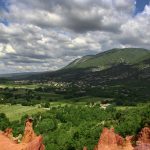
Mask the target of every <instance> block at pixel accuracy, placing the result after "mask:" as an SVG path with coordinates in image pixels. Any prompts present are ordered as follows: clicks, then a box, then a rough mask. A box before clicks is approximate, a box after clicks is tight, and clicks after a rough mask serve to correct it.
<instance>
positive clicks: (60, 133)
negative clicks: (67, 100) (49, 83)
mask: <svg viewBox="0 0 150 150" xmlns="http://www.w3.org/2000/svg"><path fill="white" fill-rule="evenodd" d="M125 108H126V109H125ZM1 116H2V117H1V120H0V129H4V126H5V127H8V126H9V127H12V128H13V129H14V135H15V136H16V135H18V134H20V133H21V134H22V133H23V129H24V121H25V119H26V118H27V116H26V115H25V116H23V117H22V119H21V121H14V122H10V123H8V119H6V117H5V116H4V115H3V114H1ZM33 118H34V129H35V131H36V133H38V134H42V135H43V137H44V143H45V145H46V149H47V150H54V149H55V150H75V149H78V150H82V148H83V146H84V145H86V146H87V147H88V149H89V150H92V148H93V147H94V145H95V143H97V141H98V138H99V135H100V133H101V131H102V129H103V127H112V126H113V127H114V128H115V130H116V132H118V133H120V134H121V135H122V136H126V135H135V134H137V133H138V132H139V130H140V129H141V128H142V127H144V125H146V124H150V106H149V105H148V106H142V105H141V106H137V107H133V108H127V107H124V108H119V109H118V108H117V109H116V108H115V107H112V106H111V107H109V108H107V109H106V110H104V109H100V108H99V106H98V105H96V106H92V107H90V106H87V105H83V106H67V105H66V106H64V107H58V108H52V109H51V110H49V111H47V112H45V113H42V114H36V115H34V116H33Z"/></svg>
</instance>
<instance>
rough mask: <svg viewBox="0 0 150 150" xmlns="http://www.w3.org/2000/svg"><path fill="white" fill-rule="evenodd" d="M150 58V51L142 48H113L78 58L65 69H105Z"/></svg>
mask: <svg viewBox="0 0 150 150" xmlns="http://www.w3.org/2000/svg"><path fill="white" fill-rule="evenodd" d="M148 58H150V51H149V50H146V49H141V48H124V49H112V50H109V51H105V52H102V53H99V54H96V55H90V56H84V57H82V58H80V59H76V60H75V61H73V62H72V63H70V64H69V65H68V66H66V67H65V69H77V68H97V69H99V70H103V69H106V68H109V67H112V66H114V65H116V64H119V63H126V64H130V65H131V64H132V65H133V64H136V63H139V62H142V61H143V60H145V59H148Z"/></svg>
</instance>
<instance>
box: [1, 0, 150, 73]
mask: <svg viewBox="0 0 150 150" xmlns="http://www.w3.org/2000/svg"><path fill="white" fill-rule="evenodd" d="M6 1H8V0H6ZM134 10H135V0H71V1H70V0H42V1H41V0H36V1H35V0H9V5H8V6H7V7H6V8H5V9H2V10H1V11H0V17H1V19H0V20H5V22H4V21H0V35H1V36H0V64H1V65H0V68H1V69H0V73H5V72H19V71H23V72H24V71H47V70H56V69H59V68H61V67H63V66H65V65H67V64H68V63H69V62H71V61H73V60H74V59H75V58H78V57H81V56H84V55H89V54H95V53H98V52H101V51H103V50H108V49H111V48H114V47H120V48H122V47H143V48H149V47H150V44H149V43H150V33H149V32H147V31H149V30H150V6H149V5H147V6H145V9H144V11H143V12H142V13H139V14H137V15H136V16H134ZM6 22H7V23H6Z"/></svg>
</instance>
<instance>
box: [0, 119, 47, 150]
mask: <svg viewBox="0 0 150 150" xmlns="http://www.w3.org/2000/svg"><path fill="white" fill-rule="evenodd" d="M42 142H43V138H42V136H37V135H36V134H35V133H34V130H33V128H32V119H27V120H26V123H25V131H24V135H23V138H22V140H21V142H20V143H18V139H17V138H14V137H13V135H12V129H10V128H8V129H6V130H5V131H4V132H0V150H44V149H45V146H44V145H43V144H42Z"/></svg>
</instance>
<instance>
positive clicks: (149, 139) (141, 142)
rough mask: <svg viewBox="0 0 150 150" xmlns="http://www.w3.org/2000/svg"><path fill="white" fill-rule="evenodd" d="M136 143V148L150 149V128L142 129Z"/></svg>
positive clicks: (137, 149)
mask: <svg viewBox="0 0 150 150" xmlns="http://www.w3.org/2000/svg"><path fill="white" fill-rule="evenodd" d="M136 144H137V146H136V147H135V149H134V150H150V128H148V127H145V128H143V129H142V130H141V132H140V133H139V135H138V140H137V142H136Z"/></svg>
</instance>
